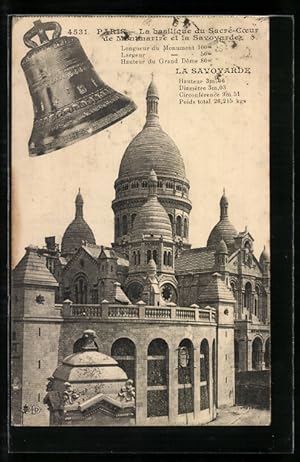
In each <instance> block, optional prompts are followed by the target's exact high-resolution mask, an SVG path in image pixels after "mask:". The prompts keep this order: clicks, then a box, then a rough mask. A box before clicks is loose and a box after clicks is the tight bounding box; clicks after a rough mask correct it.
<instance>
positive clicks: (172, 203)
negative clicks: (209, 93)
mask: <svg viewBox="0 0 300 462" xmlns="http://www.w3.org/2000/svg"><path fill="white" fill-rule="evenodd" d="M159 99H160V98H159V92H158V88H157V85H156V83H155V81H154V78H153V75H152V79H151V82H150V84H149V86H148V89H147V92H146V121H145V124H144V127H143V129H142V130H141V131H140V132H139V133H138V134H137V136H136V137H135V138H134V139H133V140H132V141H131V143H129V145H128V147H127V149H126V151H125V153H124V155H123V158H122V160H121V164H120V169H119V174H118V178H117V180H116V182H115V191H116V195H115V199H114V200H113V202H112V208H113V211H114V216H115V238H114V243H113V246H115V247H118V248H119V250H122V249H123V252H124V253H125V254H126V255H127V256H128V242H129V240H130V234H131V233H132V230H133V227H134V222H135V219H136V216H137V214H138V212H139V209H140V208H141V207H142V206H143V204H144V203H145V202H146V201H147V197H148V176H149V172H150V171H151V170H152V169H153V170H154V171H155V172H156V176H157V197H158V199H159V201H160V203H161V204H162V205H163V207H164V208H165V210H166V212H167V214H168V217H169V221H170V224H171V228H172V235H173V238H174V241H175V243H176V245H178V246H179V247H182V248H189V247H190V245H189V214H190V211H191V208H192V204H191V201H190V199H189V188H190V185H189V181H188V179H187V176H186V172H185V166H184V162H183V158H182V156H181V154H180V151H179V149H178V147H177V146H176V144H175V143H174V141H173V140H172V139H171V138H170V136H169V135H168V134H167V133H165V132H164V131H163V129H162V127H161V125H160V121H159Z"/></svg>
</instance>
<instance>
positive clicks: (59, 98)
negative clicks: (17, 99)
mask: <svg viewBox="0 0 300 462" xmlns="http://www.w3.org/2000/svg"><path fill="white" fill-rule="evenodd" d="M47 31H52V32H53V34H52V38H51V39H49V38H48V36H47ZM60 34H61V26H60V25H59V24H58V23H57V22H45V23H42V22H41V21H40V20H38V21H34V27H33V28H32V29H30V30H29V31H28V32H26V34H25V35H24V43H25V45H26V46H28V47H29V48H31V50H30V51H29V52H28V53H27V55H26V56H25V57H24V58H23V59H22V61H21V65H22V68H23V70H24V73H25V76H26V79H27V83H28V86H29V91H30V94H31V98H32V102H33V108H34V122H33V129H32V134H31V137H30V140H29V143H28V144H29V154H30V155H31V156H39V155H41V154H45V153H47V152H51V151H55V150H57V149H61V148H63V147H65V146H68V145H70V144H72V143H75V142H76V141H79V140H82V139H84V138H87V137H88V136H91V135H93V134H94V133H97V132H99V131H100V130H103V129H104V128H106V127H109V126H110V125H112V124H114V123H116V122H118V121H119V120H121V119H123V118H124V117H126V116H127V115H129V114H130V113H131V112H133V111H134V110H135V109H136V105H135V104H134V102H133V101H131V100H130V99H129V98H127V97H126V96H124V95H122V94H120V93H118V92H116V91H115V90H113V89H112V88H110V87H108V86H107V85H106V84H105V83H104V82H103V81H102V80H101V79H100V78H99V76H98V75H97V73H96V71H95V69H94V68H93V66H92V64H91V63H90V61H89V59H88V58H87V56H86V54H85V52H84V51H83V49H82V47H81V44H80V42H79V40H78V39H77V38H76V37H61V36H60ZM35 36H38V37H39V39H40V42H41V44H40V45H38V44H37V43H36V42H35V41H33V40H32V39H33V38H34V37H35Z"/></svg>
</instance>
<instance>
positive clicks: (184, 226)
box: [183, 218, 188, 237]
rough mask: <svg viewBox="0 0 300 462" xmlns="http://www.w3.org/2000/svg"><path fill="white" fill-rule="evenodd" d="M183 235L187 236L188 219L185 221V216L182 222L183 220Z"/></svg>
mask: <svg viewBox="0 0 300 462" xmlns="http://www.w3.org/2000/svg"><path fill="white" fill-rule="evenodd" d="M183 236H184V237H188V221H187V218H185V219H184V222H183Z"/></svg>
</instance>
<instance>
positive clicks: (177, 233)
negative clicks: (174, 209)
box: [176, 216, 182, 236]
mask: <svg viewBox="0 0 300 462" xmlns="http://www.w3.org/2000/svg"><path fill="white" fill-rule="evenodd" d="M181 222H182V220H181V217H180V216H178V217H177V218H176V235H177V236H181Z"/></svg>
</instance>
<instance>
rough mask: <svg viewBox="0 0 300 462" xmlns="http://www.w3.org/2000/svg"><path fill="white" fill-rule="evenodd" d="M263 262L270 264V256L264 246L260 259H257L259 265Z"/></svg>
mask: <svg viewBox="0 0 300 462" xmlns="http://www.w3.org/2000/svg"><path fill="white" fill-rule="evenodd" d="M265 262H270V255H269V253H268V251H267V249H266V246H264V249H263V251H262V253H261V254H260V257H259V263H260V264H263V263H265Z"/></svg>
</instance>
